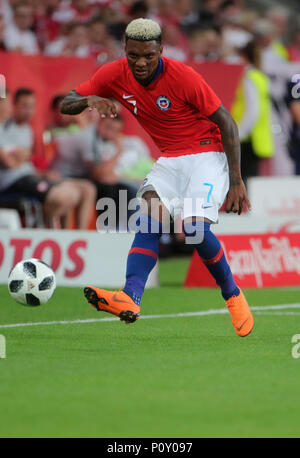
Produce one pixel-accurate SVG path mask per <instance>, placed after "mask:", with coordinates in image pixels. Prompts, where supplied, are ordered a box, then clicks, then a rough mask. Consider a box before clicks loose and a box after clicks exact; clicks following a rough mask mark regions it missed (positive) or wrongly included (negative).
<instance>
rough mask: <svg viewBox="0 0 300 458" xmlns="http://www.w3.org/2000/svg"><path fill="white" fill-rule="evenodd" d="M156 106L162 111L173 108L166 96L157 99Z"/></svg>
mask: <svg viewBox="0 0 300 458" xmlns="http://www.w3.org/2000/svg"><path fill="white" fill-rule="evenodd" d="M156 105H157V106H158V108H159V109H160V110H162V111H166V110H168V109H169V108H170V106H171V100H170V99H168V97H166V96H165V95H160V96H159V97H157V99H156Z"/></svg>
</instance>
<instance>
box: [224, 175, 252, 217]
mask: <svg viewBox="0 0 300 458" xmlns="http://www.w3.org/2000/svg"><path fill="white" fill-rule="evenodd" d="M244 203H246V205H247V207H248V210H251V203H250V201H249V199H248V196H247V191H246V188H245V185H244V183H243V181H242V180H241V182H240V183H239V184H231V185H230V187H229V191H228V194H227V202H226V213H230V212H233V213H238V214H239V215H240V214H241V213H242V210H243V206H244Z"/></svg>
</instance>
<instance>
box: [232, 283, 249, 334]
mask: <svg viewBox="0 0 300 458" xmlns="http://www.w3.org/2000/svg"><path fill="white" fill-rule="evenodd" d="M225 302H226V305H227V308H228V310H229V313H230V315H231V321H232V324H233V327H234V329H235V332H236V333H237V334H238V335H239V336H240V337H246V336H247V335H248V334H250V332H251V331H252V329H253V325H254V319H253V316H252V313H251V311H250V308H249V305H248V302H247V300H246V298H245V296H244V294H243V292H242V290H240V294H239V295H238V296H232V297H231V298H230V299H228V300H227V301H225Z"/></svg>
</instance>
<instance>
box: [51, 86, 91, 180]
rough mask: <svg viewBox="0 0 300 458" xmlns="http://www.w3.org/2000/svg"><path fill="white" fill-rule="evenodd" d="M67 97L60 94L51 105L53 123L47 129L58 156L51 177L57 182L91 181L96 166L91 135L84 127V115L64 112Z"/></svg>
mask: <svg viewBox="0 0 300 458" xmlns="http://www.w3.org/2000/svg"><path fill="white" fill-rule="evenodd" d="M63 98H64V95H58V96H56V97H54V98H53V100H52V103H51V111H52V115H53V116H52V119H53V124H52V126H51V127H49V128H48V129H47V134H48V135H50V137H51V141H52V143H54V153H53V157H52V160H51V163H50V164H49V167H48V173H47V176H48V177H51V178H55V179H61V178H87V177H88V176H89V175H90V173H91V171H92V168H93V164H94V155H93V151H92V146H91V133H90V131H89V130H87V129H82V128H81V126H80V124H81V122H80V118H82V117H83V116H84V114H81V115H78V116H69V115H65V114H62V113H61V112H60V105H61V102H62V100H63ZM85 127H87V124H85Z"/></svg>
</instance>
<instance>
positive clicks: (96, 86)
mask: <svg viewBox="0 0 300 458" xmlns="http://www.w3.org/2000/svg"><path fill="white" fill-rule="evenodd" d="M114 64H115V62H112V63H109V64H106V65H103V67H100V68H99V70H97V72H96V73H95V74H94V75H93V76H92V78H91V79H90V80H88V81H85V82H84V83H81V84H79V86H77V87H76V88H75V91H76V92H78V94H80V95H82V96H84V97H87V96H88V95H98V96H100V97H112V90H111V87H112V83H113V81H114V79H115V78H116V65H114Z"/></svg>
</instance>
